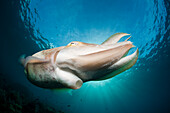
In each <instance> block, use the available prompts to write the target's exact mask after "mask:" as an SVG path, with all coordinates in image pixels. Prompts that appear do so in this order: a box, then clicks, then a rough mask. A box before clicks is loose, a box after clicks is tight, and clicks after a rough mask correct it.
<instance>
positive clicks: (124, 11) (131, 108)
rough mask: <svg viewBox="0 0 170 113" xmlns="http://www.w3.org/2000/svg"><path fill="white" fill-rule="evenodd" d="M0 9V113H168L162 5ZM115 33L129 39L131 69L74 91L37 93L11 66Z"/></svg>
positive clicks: (154, 1) (128, 1)
mask: <svg viewBox="0 0 170 113" xmlns="http://www.w3.org/2000/svg"><path fill="white" fill-rule="evenodd" d="M0 8H1V10H0V15H1V16H0V50H1V52H0V88H1V89H0V112H2V113H5V112H6V113H7V112H9V113H13V112H14V113H27V112H28V113H39V112H40V113H53V112H58V113H63V112H64V113H170V72H169V71H170V59H169V58H170V1H169V0H4V1H0ZM118 32H124V33H129V34H131V35H132V37H131V39H130V41H132V42H133V44H134V45H135V46H136V47H135V48H134V49H132V50H131V51H130V54H131V53H133V52H134V51H135V49H136V48H139V58H138V61H137V63H136V64H135V65H134V66H133V67H132V68H131V69H129V70H127V71H125V72H123V73H121V74H119V75H117V76H115V77H113V78H111V79H108V80H104V81H98V82H93V81H92V82H87V83H85V84H83V86H82V87H81V88H80V89H78V90H62V91H55V90H48V89H43V88H39V87H37V86H35V85H33V84H31V83H30V82H29V81H28V80H27V78H26V76H25V74H24V68H23V67H22V66H21V65H20V63H19V61H18V60H19V57H20V56H21V55H23V54H25V55H27V56H28V55H32V54H33V53H36V52H38V51H41V50H45V49H49V48H54V47H59V46H64V45H67V44H68V43H69V42H71V41H81V42H86V43H96V44H100V43H102V42H103V41H105V40H106V39H107V38H108V37H110V36H111V35H113V34H114V33H118ZM124 39H125V38H123V39H122V40H124ZM44 109H46V110H44Z"/></svg>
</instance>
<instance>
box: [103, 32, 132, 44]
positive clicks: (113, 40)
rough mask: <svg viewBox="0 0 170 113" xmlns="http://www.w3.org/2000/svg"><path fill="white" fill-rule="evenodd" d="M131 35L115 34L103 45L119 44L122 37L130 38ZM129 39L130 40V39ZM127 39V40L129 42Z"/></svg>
mask: <svg viewBox="0 0 170 113" xmlns="http://www.w3.org/2000/svg"><path fill="white" fill-rule="evenodd" d="M128 35H130V34H127V33H115V34H114V35H112V36H110V37H109V38H108V39H107V40H106V41H104V42H103V43H102V45H109V44H115V43H117V42H118V41H119V40H120V39H121V38H122V37H124V36H128ZM129 38H130V37H129ZM129 38H128V39H129ZM128 39H127V40H128ZM127 40H126V41H127Z"/></svg>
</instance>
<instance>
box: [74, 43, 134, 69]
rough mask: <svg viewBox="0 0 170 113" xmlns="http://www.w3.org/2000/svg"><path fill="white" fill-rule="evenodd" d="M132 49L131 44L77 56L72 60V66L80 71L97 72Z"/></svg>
mask: <svg viewBox="0 0 170 113" xmlns="http://www.w3.org/2000/svg"><path fill="white" fill-rule="evenodd" d="M131 47H132V43H131V42H129V43H127V44H124V45H121V46H118V47H115V48H111V49H108V50H104V51H99V52H95V53H91V54H87V55H79V56H77V57H76V58H74V59H72V61H73V62H74V65H75V66H76V67H77V68H79V69H81V70H97V69H100V68H104V67H107V66H110V65H111V64H113V63H115V62H117V61H118V60H119V59H120V58H121V57H123V55H124V54H125V53H126V52H127V51H128V50H129V49H130V48H131Z"/></svg>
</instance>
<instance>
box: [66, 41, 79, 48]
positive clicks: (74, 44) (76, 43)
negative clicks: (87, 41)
mask: <svg viewBox="0 0 170 113" xmlns="http://www.w3.org/2000/svg"><path fill="white" fill-rule="evenodd" d="M79 43H80V42H71V43H69V44H68V45H67V47H70V46H77V45H79Z"/></svg>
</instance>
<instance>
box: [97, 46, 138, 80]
mask: <svg viewBox="0 0 170 113" xmlns="http://www.w3.org/2000/svg"><path fill="white" fill-rule="evenodd" d="M138 55H139V50H138V49H137V50H136V51H135V52H134V53H133V54H131V55H129V56H126V57H123V58H122V59H120V60H119V61H118V62H116V63H115V64H113V65H111V66H110V67H109V69H110V70H114V71H113V72H111V73H110V74H108V75H107V76H104V77H102V78H100V79H98V80H105V79H109V78H112V77H114V76H116V75H117V74H119V73H121V72H123V71H125V70H127V69H129V68H131V67H132V66H133V65H134V64H135V63H136V61H137V59H138Z"/></svg>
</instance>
